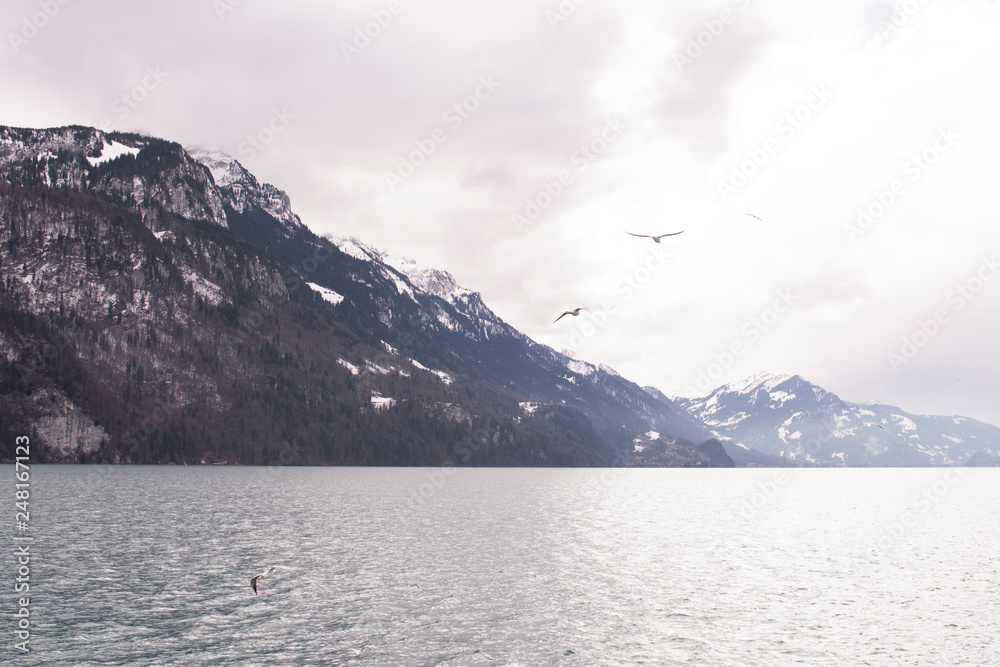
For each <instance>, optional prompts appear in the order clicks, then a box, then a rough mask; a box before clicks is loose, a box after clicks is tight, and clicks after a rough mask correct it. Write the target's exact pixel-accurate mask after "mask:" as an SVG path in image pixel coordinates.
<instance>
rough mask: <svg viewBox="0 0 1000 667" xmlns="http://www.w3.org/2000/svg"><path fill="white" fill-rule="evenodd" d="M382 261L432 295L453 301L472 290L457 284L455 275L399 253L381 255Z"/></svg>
mask: <svg viewBox="0 0 1000 667" xmlns="http://www.w3.org/2000/svg"><path fill="white" fill-rule="evenodd" d="M382 261H384V262H385V263H386V264H388V265H389V266H391V267H392V268H394V269H396V270H397V271H399V272H400V273H402V274H403V275H404V276H406V277H407V278H409V280H410V282H411V283H413V284H414V285H415V286H417V287H418V288H420V289H421V290H423V291H424V292H427V293H428V294H433V295H434V296H437V297H440V298H442V299H445V300H446V301H449V302H451V303H455V301H456V299H458V298H459V297H461V296H465V295H469V294H472V293H473V291H472V290H470V289H466V288H464V287H462V286H461V285H459V284H458V281H457V280H455V276H453V275H451V274H450V273H448V272H447V271H442V270H441V269H432V268H429V267H426V266H422V265H421V264H418V263H417V262H416V261H414V260H412V259H409V258H407V257H402V256H399V255H383V256H382Z"/></svg>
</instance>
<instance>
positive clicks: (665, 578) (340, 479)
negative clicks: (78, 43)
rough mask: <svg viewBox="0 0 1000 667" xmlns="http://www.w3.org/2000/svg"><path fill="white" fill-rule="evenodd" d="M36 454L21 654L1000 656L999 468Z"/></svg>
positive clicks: (755, 661) (525, 661) (802, 661)
mask: <svg viewBox="0 0 1000 667" xmlns="http://www.w3.org/2000/svg"><path fill="white" fill-rule="evenodd" d="M3 469H4V470H5V471H7V472H6V473H5V474H6V475H8V479H9V480H10V482H11V484H10V489H11V490H10V495H11V496H13V489H12V487H13V481H14V480H13V471H12V468H11V467H10V466H4V468H3ZM31 474H32V477H31V529H30V534H31V535H33V536H34V537H35V540H34V542H33V543H32V545H31V553H32V560H31V594H32V595H31V606H30V610H31V620H32V638H31V642H30V647H31V652H30V653H29V654H27V655H21V654H19V652H18V651H15V650H14V649H13V644H14V641H15V640H14V639H13V637H14V630H13V629H14V625H15V624H14V622H13V621H12V620H11V615H10V614H9V613H7V612H8V611H10V610H11V609H14V608H15V607H13V606H12V605H13V604H14V600H13V597H12V594H11V590H12V588H13V586H12V583H4V584H3V586H2V589H0V590H2V591H3V593H2V594H0V598H2V601H3V604H4V610H5V613H4V618H5V620H4V624H5V626H6V628H7V630H5V631H4V632H5V636H4V646H3V649H2V651H3V653H0V655H2V656H3V657H2V658H0V663H3V664H11V665H15V664H16V665H71V666H73V667H78V666H83V665H183V666H185V667H195V666H199V665H205V666H209V665H211V666H213V667H215V666H218V665H267V666H269V667H271V666H280V665H447V666H452V665H455V666H459V665H497V666H499V665H560V666H567V667H569V666H587V667H590V666H594V665H616V666H617V665H712V666H715V665H740V666H743V665H766V666H772V665H837V666H838V667H840V666H843V665H934V666H939V665H1000V605H998V600H1000V470H998V469H962V470H958V469H879V470H870V469H865V470H857V469H846V470H844V469H840V470H748V469H739V470H678V469H669V470H579V469H573V470H539V469H529V470H524V469H518V470H513V469H500V470H497V469H471V470H470V469H466V470H458V471H455V470H451V471H447V472H445V471H441V470H431V469H378V468H374V469H373V468H239V467H177V466H159V467H133V466H121V467H115V466H33V467H32V471H31ZM9 505H11V506H12V505H13V503H12V502H11V503H9ZM10 512H11V515H12V516H11V520H13V518H14V517H13V513H14V510H13V508H11V509H10ZM8 543H9V544H12V542H10V540H8ZM3 553H4V554H6V555H5V556H3V558H2V561H3V562H2V563H0V568H2V571H3V573H4V578H5V580H6V581H7V582H12V581H13V579H14V577H15V576H16V575H15V572H14V570H15V569H16V558H15V557H14V556H13V555H12V554H13V548H8V549H4V551H3ZM272 565H274V566H278V567H279V568H280V569H279V570H278V573H277V574H276V575H275V576H274V577H273V578H271V579H268V580H264V581H261V582H260V586H259V589H260V595H259V596H257V597H255V596H254V594H253V591H251V590H250V586H249V578H250V577H251V576H252V575H254V574H257V573H259V572H261V571H263V570H265V569H267V568H268V567H270V566H272Z"/></svg>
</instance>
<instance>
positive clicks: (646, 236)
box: [625, 229, 687, 243]
mask: <svg viewBox="0 0 1000 667" xmlns="http://www.w3.org/2000/svg"><path fill="white" fill-rule="evenodd" d="M686 231H687V230H686V229H682V230H681V231H679V232H674V233H673V234H660V235H659V236H650V235H649V234H633V233H632V232H625V233H626V234H628V235H629V236H637V237H639V238H640V239H653V242H654V243H659V242H660V239H662V238H663V237H665V236H677V235H678V234H683V233H684V232H686Z"/></svg>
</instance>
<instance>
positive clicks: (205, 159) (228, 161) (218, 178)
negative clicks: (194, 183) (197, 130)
mask: <svg viewBox="0 0 1000 667" xmlns="http://www.w3.org/2000/svg"><path fill="white" fill-rule="evenodd" d="M187 153H188V155H190V156H191V159H193V160H194V161H195V162H198V163H200V164H203V165H205V166H206V167H207V168H208V170H209V171H210V172H212V178H213V179H214V180H215V184H216V185H217V186H218V187H220V188H221V187H225V186H231V185H232V184H233V183H241V184H246V185H249V184H250V183H251V182H253V184H254V185H256V179H254V177H253V174H251V173H250V172H248V171H247V170H246V169H244V168H243V165H241V164H240V163H239V161H237V160H236V158H234V157H233V156H231V155H229V154H228V153H223V152H222V151H208V150H203V149H201V148H192V149H187Z"/></svg>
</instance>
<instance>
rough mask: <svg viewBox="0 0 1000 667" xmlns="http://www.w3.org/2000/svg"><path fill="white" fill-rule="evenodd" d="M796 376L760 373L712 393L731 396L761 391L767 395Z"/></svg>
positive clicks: (723, 386)
mask: <svg viewBox="0 0 1000 667" xmlns="http://www.w3.org/2000/svg"><path fill="white" fill-rule="evenodd" d="M795 377H798V376H796V375H789V374H787V373H767V372H761V373H756V374H754V375H751V376H749V377H746V378H743V379H742V380H738V381H736V382H732V383H730V384H726V385H722V386H721V387H719V388H718V389H717V390H716V391H715V392H713V393H720V394H721V393H733V394H741V395H742V394H754V393H757V392H758V391H760V390H761V389H763V390H764V391H767V392H768V393H770V392H772V391H774V390H775V389H776V388H778V387H779V386H781V385H782V384H784V383H785V382H787V381H788V380H791V379H793V378H795Z"/></svg>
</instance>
